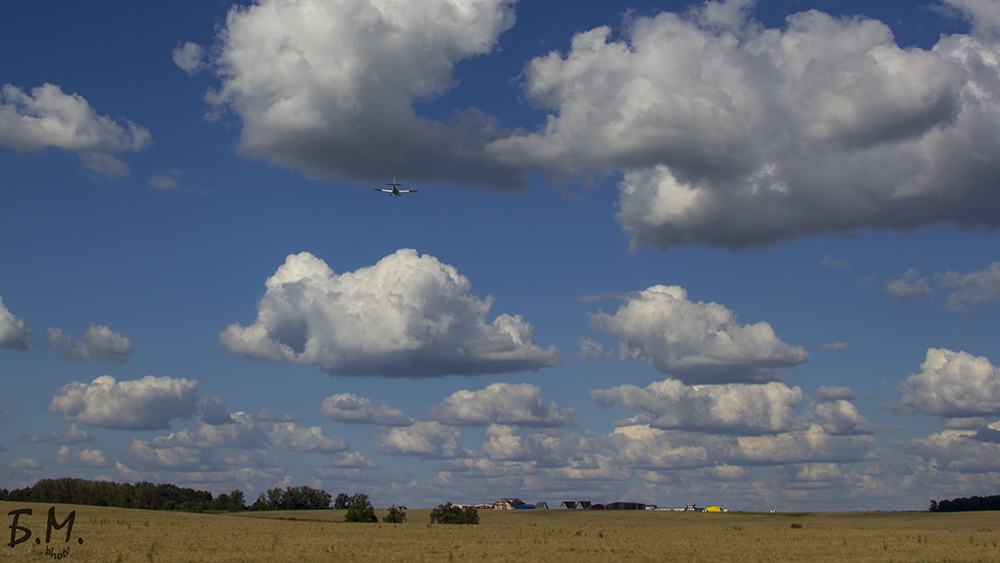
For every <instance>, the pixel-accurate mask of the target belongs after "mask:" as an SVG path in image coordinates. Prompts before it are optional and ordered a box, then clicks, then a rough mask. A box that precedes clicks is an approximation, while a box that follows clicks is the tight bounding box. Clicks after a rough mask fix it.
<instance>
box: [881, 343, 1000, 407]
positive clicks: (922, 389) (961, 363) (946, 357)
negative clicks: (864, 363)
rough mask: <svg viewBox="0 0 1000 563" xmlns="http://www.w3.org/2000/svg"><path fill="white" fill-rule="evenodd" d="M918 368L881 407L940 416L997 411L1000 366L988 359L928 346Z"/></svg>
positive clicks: (999, 389)
mask: <svg viewBox="0 0 1000 563" xmlns="http://www.w3.org/2000/svg"><path fill="white" fill-rule="evenodd" d="M920 369H921V372H920V373H918V374H914V375H912V376H910V377H909V378H907V380H906V381H904V382H901V383H900V384H899V385H898V386H897V389H898V390H899V392H900V393H902V395H903V396H902V397H901V398H900V400H899V401H898V402H892V403H884V404H883V405H882V406H883V407H884V408H887V409H889V410H891V411H893V412H897V413H903V414H911V413H922V414H929V415H936V416H940V417H942V418H969V417H977V416H981V415H990V414H1000V369H997V368H996V367H994V366H993V364H992V363H990V361H989V359H987V358H985V357H982V356H980V357H976V356H973V355H972V354H969V353H967V352H953V351H951V350H946V349H943V348H942V349H938V348H930V349H928V350H927V358H926V359H925V360H924V363H922V364H920Z"/></svg>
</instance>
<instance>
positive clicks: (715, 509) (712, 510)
mask: <svg viewBox="0 0 1000 563" xmlns="http://www.w3.org/2000/svg"><path fill="white" fill-rule="evenodd" d="M705 512H729V510H727V509H725V508H722V507H719V506H710V507H708V508H706V509H705Z"/></svg>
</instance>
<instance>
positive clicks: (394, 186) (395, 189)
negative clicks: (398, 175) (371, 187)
mask: <svg viewBox="0 0 1000 563" xmlns="http://www.w3.org/2000/svg"><path fill="white" fill-rule="evenodd" d="M386 185H387V186H392V189H391V190H387V189H384V188H375V191H376V192H385V193H387V194H392V195H394V196H396V197H399V196H401V195H403V194H415V193H417V190H401V189H399V186H402V185H403V184H397V183H396V179H395V178H393V179H392V183H391V184H386Z"/></svg>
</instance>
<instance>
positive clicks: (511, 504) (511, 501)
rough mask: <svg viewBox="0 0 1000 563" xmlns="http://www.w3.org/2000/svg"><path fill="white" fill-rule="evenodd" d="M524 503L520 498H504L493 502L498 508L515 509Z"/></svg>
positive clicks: (494, 506)
mask: <svg viewBox="0 0 1000 563" xmlns="http://www.w3.org/2000/svg"><path fill="white" fill-rule="evenodd" d="M522 504H524V501H523V500H521V499H519V498H502V499H500V500H498V501H496V502H494V503H493V508H495V509H497V510H513V509H515V508H517V507H518V506H521V505H522Z"/></svg>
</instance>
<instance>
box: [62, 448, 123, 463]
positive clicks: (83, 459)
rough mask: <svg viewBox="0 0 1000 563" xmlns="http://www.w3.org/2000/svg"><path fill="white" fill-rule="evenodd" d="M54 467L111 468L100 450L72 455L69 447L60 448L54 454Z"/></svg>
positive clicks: (87, 450)
mask: <svg viewBox="0 0 1000 563" xmlns="http://www.w3.org/2000/svg"><path fill="white" fill-rule="evenodd" d="M53 461H54V462H55V464H56V465H66V466H70V467H111V465H112V464H111V462H109V461H108V459H107V458H106V457H104V452H102V451H101V450H91V449H85V450H83V451H80V452H76V453H73V452H71V451H69V446H62V447H60V448H59V451H58V452H56V457H55V459H54V460H53Z"/></svg>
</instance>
